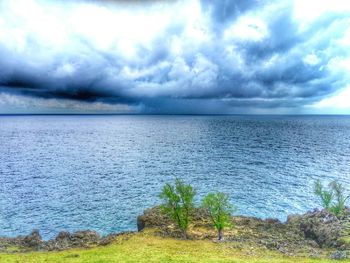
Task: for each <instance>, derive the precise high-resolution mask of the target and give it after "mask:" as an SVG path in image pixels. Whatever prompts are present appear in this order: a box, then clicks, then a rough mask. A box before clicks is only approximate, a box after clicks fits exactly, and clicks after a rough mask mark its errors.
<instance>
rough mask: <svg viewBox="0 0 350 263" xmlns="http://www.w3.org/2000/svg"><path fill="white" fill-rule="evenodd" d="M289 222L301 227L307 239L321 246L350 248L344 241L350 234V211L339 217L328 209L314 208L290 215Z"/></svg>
mask: <svg viewBox="0 0 350 263" xmlns="http://www.w3.org/2000/svg"><path fill="white" fill-rule="evenodd" d="M287 224H289V225H294V226H297V227H299V229H300V231H302V233H303V234H304V237H305V238H306V239H310V240H314V241H315V242H316V243H317V244H318V245H319V246H320V247H330V248H344V249H350V246H349V244H347V243H346V242H344V240H345V239H346V237H348V236H350V231H349V227H350V211H349V210H346V213H345V214H344V216H342V217H340V218H337V217H336V216H334V215H332V214H330V213H329V212H328V211H326V210H314V211H311V212H308V213H306V214H304V215H295V216H289V217H288V220H287Z"/></svg>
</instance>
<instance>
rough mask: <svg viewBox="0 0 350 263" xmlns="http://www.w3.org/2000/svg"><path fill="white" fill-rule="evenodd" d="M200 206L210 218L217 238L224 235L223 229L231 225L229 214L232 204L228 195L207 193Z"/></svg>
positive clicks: (220, 238)
mask: <svg viewBox="0 0 350 263" xmlns="http://www.w3.org/2000/svg"><path fill="white" fill-rule="evenodd" d="M202 207H203V208H204V209H206V210H207V211H208V213H209V216H210V219H211V221H212V223H213V225H214V226H215V228H216V230H217V231H218V239H219V240H222V239H223V237H224V233H223V230H224V228H225V227H229V226H231V222H230V221H231V220H230V219H231V214H232V213H233V212H234V210H235V209H234V208H233V206H232V205H231V204H230V202H229V198H228V195H226V194H224V193H220V192H218V193H209V194H208V195H207V196H205V197H204V198H203V201H202Z"/></svg>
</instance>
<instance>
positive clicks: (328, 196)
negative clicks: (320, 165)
mask: <svg viewBox="0 0 350 263" xmlns="http://www.w3.org/2000/svg"><path fill="white" fill-rule="evenodd" d="M314 188H315V189H314V192H315V194H316V195H317V196H318V197H319V198H320V199H321V201H322V205H323V207H324V208H325V209H327V210H328V211H329V212H330V213H332V214H334V215H335V216H337V217H339V216H342V215H343V214H344V211H345V205H346V201H347V199H348V198H349V196H346V195H345V188H344V186H343V185H342V184H341V183H339V182H337V181H332V182H331V183H330V184H329V185H328V190H327V189H324V186H323V185H322V183H321V182H320V180H317V181H316V182H315V187H314Z"/></svg>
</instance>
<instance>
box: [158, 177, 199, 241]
mask: <svg viewBox="0 0 350 263" xmlns="http://www.w3.org/2000/svg"><path fill="white" fill-rule="evenodd" d="M195 194H196V192H195V190H194V188H193V187H192V186H191V185H189V184H188V185H187V184H185V183H184V182H183V181H182V180H180V179H176V180H175V184H174V185H171V184H169V183H167V184H165V185H164V186H163V190H162V192H161V193H160V195H159V197H160V198H161V199H162V200H163V201H164V203H163V204H162V205H161V210H162V211H163V212H164V213H165V214H167V215H168V216H169V217H170V218H171V219H173V220H174V222H175V223H176V224H177V226H178V227H179V228H180V230H181V231H182V232H183V235H184V237H185V238H187V229H188V226H189V224H190V216H191V213H192V211H193V208H194V204H193V198H194V196H195Z"/></svg>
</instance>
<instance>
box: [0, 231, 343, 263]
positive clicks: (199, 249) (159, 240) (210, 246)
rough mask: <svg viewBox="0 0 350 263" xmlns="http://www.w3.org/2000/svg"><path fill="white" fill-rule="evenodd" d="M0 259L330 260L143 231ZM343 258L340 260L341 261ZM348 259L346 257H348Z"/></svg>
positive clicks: (99, 262)
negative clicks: (72, 247) (83, 245)
mask: <svg viewBox="0 0 350 263" xmlns="http://www.w3.org/2000/svg"><path fill="white" fill-rule="evenodd" d="M0 262H23V263H31V262H32V263H40V262H60V263H61V262H84V263H86V262H94V263H105V262H106V263H107V262H141V263H142V262H204V263H205V262H213V263H214V262H215V263H217V262H237V263H246V262H249V263H250V262H252V263H254V262H255V263H257V262H261V263H274V262H275V263H292V262H298V263H306V262H315V263H316V262H319V263H321V262H322V263H326V262H334V261H333V260H327V259H310V258H302V257H286V256H284V255H282V254H280V253H278V252H273V251H269V250H257V249H253V250H251V249H250V248H244V249H242V248H235V247H233V245H232V244H230V243H215V242H213V241H210V240H177V239H172V238H163V237H159V236H156V235H154V234H152V231H146V232H141V233H135V234H125V235H121V236H118V237H117V238H116V240H115V242H113V243H112V244H110V245H107V246H100V247H95V248H91V249H85V250H84V249H79V250H68V251H63V252H30V253H22V254H0ZM342 262H344V261H342ZM348 262H349V261H348Z"/></svg>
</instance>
